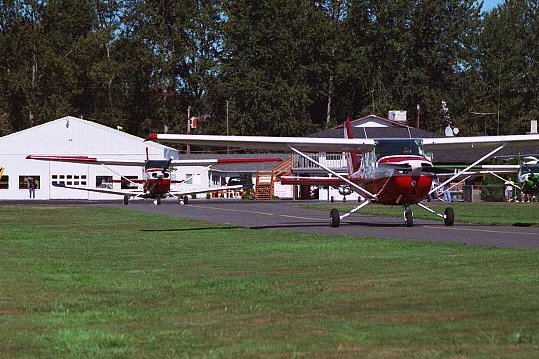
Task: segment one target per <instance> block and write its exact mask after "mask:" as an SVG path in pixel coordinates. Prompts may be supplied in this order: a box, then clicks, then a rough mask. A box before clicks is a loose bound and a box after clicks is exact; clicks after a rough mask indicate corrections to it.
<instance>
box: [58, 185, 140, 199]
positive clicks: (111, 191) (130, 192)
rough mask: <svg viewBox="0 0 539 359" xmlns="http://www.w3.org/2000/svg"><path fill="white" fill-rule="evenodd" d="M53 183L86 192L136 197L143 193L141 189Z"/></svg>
mask: <svg viewBox="0 0 539 359" xmlns="http://www.w3.org/2000/svg"><path fill="white" fill-rule="evenodd" d="M52 185H53V186H54V187H62V188H70V189H76V190H79V191H86V192H97V193H107V194H116V195H119V196H129V197H135V196H138V195H140V194H142V191H139V190H117V189H116V190H115V189H110V188H92V187H79V186H70V185H66V184H63V183H57V182H53V183H52Z"/></svg>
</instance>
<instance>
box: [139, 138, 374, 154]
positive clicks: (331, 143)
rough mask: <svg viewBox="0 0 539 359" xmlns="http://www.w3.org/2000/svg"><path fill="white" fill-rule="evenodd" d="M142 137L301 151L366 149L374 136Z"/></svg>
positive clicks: (190, 142)
mask: <svg viewBox="0 0 539 359" xmlns="http://www.w3.org/2000/svg"><path fill="white" fill-rule="evenodd" d="M146 140H152V141H153V140H158V141H169V142H179V143H186V144H191V145H207V146H219V147H239V148H257V149H266V150H274V151H288V150H290V148H291V147H294V148H296V149H298V150H301V151H313V152H345V151H353V150H358V149H362V150H364V151H367V150H370V149H371V148H372V146H374V140H373V139H368V138H357V139H356V138H354V139H347V138H316V137H268V136H215V135H180V134H159V133H152V134H150V135H149V136H148V138H147V139H146Z"/></svg>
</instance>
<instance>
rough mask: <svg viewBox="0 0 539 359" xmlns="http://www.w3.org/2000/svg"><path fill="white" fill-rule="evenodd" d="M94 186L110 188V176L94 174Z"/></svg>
mask: <svg viewBox="0 0 539 359" xmlns="http://www.w3.org/2000/svg"><path fill="white" fill-rule="evenodd" d="M95 186H96V187H97V188H108V189H112V176H96V177H95Z"/></svg>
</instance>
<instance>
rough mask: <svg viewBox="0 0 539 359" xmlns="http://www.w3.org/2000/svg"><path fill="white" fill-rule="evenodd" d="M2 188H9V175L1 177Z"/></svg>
mask: <svg viewBox="0 0 539 359" xmlns="http://www.w3.org/2000/svg"><path fill="white" fill-rule="evenodd" d="M0 189H9V176H2V177H1V178H0Z"/></svg>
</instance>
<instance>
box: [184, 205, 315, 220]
mask: <svg viewBox="0 0 539 359" xmlns="http://www.w3.org/2000/svg"><path fill="white" fill-rule="evenodd" d="M189 206H190V207H196V208H209V209H215V210H218V211H228V212H242V213H251V214H260V215H263V216H278V217H285V218H293V219H307V220H312V221H321V219H320V218H313V217H300V216H292V215H289V214H277V213H269V212H258V211H246V210H242V209H232V208H219V207H211V206H197V205H193V204H190V205H189Z"/></svg>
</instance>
